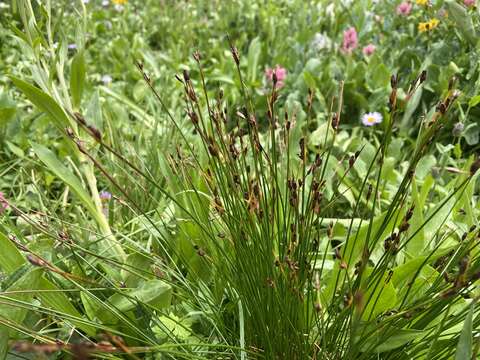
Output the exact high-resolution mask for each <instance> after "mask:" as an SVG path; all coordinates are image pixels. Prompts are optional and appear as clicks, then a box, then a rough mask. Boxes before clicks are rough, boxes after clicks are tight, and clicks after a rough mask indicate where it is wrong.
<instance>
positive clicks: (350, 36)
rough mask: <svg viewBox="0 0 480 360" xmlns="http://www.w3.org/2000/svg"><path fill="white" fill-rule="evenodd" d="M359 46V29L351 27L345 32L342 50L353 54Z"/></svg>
mask: <svg viewBox="0 0 480 360" xmlns="http://www.w3.org/2000/svg"><path fill="white" fill-rule="evenodd" d="M357 46H358V37H357V30H355V28H354V27H350V28H348V29H347V30H345V31H344V32H343V45H342V51H343V52H344V53H346V54H351V53H352V51H353V50H354V49H355V48H356V47H357Z"/></svg>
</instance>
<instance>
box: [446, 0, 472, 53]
mask: <svg viewBox="0 0 480 360" xmlns="http://www.w3.org/2000/svg"><path fill="white" fill-rule="evenodd" d="M445 3H446V4H447V9H448V14H449V15H451V16H452V19H453V21H454V22H455V24H456V25H457V27H458V29H459V30H460V32H461V33H462V35H463V36H465V38H466V39H467V40H468V41H469V42H470V43H471V44H472V45H475V44H476V43H477V41H478V38H477V35H476V31H475V27H474V26H473V22H472V18H471V16H470V15H469V14H468V12H467V10H466V9H465V7H464V6H462V5H460V4H459V3H457V2H456V1H455V0H448V1H446V2H445Z"/></svg>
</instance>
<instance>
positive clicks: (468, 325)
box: [455, 304, 473, 360]
mask: <svg viewBox="0 0 480 360" xmlns="http://www.w3.org/2000/svg"><path fill="white" fill-rule="evenodd" d="M472 318H473V304H472V305H471V306H470V310H469V311H468V314H467V317H466V318H465V322H464V323H463V329H462V332H461V333H460V338H459V339H458V345H457V351H456V353H455V360H467V359H471V358H472V342H473V340H472V337H473V328H472Z"/></svg>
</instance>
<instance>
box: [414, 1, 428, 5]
mask: <svg viewBox="0 0 480 360" xmlns="http://www.w3.org/2000/svg"><path fill="white" fill-rule="evenodd" d="M416 3H417V5H427V4H428V0H417V1H416Z"/></svg>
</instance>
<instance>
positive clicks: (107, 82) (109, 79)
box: [102, 74, 113, 86]
mask: <svg viewBox="0 0 480 360" xmlns="http://www.w3.org/2000/svg"><path fill="white" fill-rule="evenodd" d="M112 80H113V79H112V77H111V76H110V75H108V74H107V75H103V76H102V82H103V85H105V86H108V85H110V84H111V83H112Z"/></svg>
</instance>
